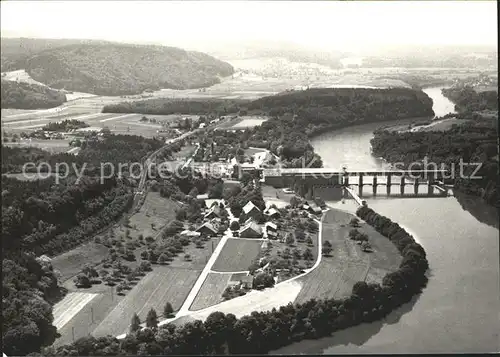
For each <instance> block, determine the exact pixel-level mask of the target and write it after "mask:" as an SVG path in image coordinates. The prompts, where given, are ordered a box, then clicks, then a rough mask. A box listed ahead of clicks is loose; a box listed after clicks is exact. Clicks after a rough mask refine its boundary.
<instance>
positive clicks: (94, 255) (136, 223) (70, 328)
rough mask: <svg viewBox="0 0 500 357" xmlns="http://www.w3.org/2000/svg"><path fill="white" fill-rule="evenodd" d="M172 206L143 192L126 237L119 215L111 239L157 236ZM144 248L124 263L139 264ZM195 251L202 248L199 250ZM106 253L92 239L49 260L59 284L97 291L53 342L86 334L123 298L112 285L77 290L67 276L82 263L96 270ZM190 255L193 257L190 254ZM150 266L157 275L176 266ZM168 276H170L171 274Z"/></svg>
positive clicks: (169, 217)
mask: <svg viewBox="0 0 500 357" xmlns="http://www.w3.org/2000/svg"><path fill="white" fill-rule="evenodd" d="M176 207H177V204H176V203H175V202H173V201H171V200H169V199H166V198H162V197H161V196H160V194H159V193H158V192H150V193H148V194H147V196H146V200H145V202H144V204H143V205H142V206H141V209H140V210H139V212H137V213H135V214H133V215H132V216H131V217H130V219H129V220H130V227H131V228H129V230H130V238H125V229H126V228H125V227H124V226H123V224H124V221H125V218H123V219H122V220H121V222H119V223H117V224H115V225H114V227H112V229H111V230H110V231H112V232H113V235H114V237H115V239H119V240H120V239H121V240H122V241H125V240H128V241H134V240H135V238H137V237H138V235H139V234H143V236H144V237H146V236H147V235H152V236H156V235H159V234H160V233H161V228H162V226H164V225H166V224H167V223H168V222H170V221H171V220H172V219H174V217H175V208H176ZM151 223H154V224H155V229H152V227H151ZM108 234H109V232H106V233H102V234H100V235H98V237H99V238H101V239H102V238H104V237H105V236H107V235H108ZM144 249H146V248H145V247H141V248H140V249H136V250H135V255H136V260H135V261H133V262H127V263H126V264H127V265H129V266H130V267H131V268H133V267H135V266H137V264H139V262H140V261H141V259H140V251H142V250H144ZM187 249H192V250H194V249H196V248H195V247H192V248H191V246H190V247H188V248H187ZM205 250H206V249H205ZM199 251H204V250H201V249H199ZM108 252H109V249H108V248H107V247H105V246H103V245H101V244H96V243H95V242H89V243H86V244H84V245H81V246H79V247H77V248H75V249H73V250H71V251H69V252H66V253H64V254H61V255H59V256H57V257H54V258H53V260H52V263H53V266H54V269H56V270H58V271H60V273H61V279H60V280H61V281H62V282H63V286H64V287H65V288H66V289H68V291H70V293H71V292H75V291H76V292H78V293H82V292H85V293H93V294H97V296H96V297H95V298H94V299H92V301H90V302H89V303H88V304H87V305H86V306H85V308H84V309H82V310H81V311H79V312H78V313H76V314H75V315H74V316H73V317H72V318H70V319H69V320H68V321H67V323H66V324H65V326H63V327H62V328H61V329H60V330H59V333H60V334H61V335H62V336H61V338H59V339H58V340H57V341H56V344H61V343H66V342H71V340H72V335H73V333H75V336H80V337H83V336H87V335H88V334H90V333H92V332H93V330H94V329H95V328H96V327H97V326H98V325H99V324H100V322H101V321H103V320H105V319H106V316H107V314H108V313H109V312H110V311H111V310H113V308H114V307H115V306H116V304H118V303H119V302H120V301H121V300H122V299H124V297H122V296H119V295H117V294H116V292H114V288H111V287H109V286H107V285H105V284H104V283H101V284H97V285H93V286H92V287H91V288H88V289H77V288H76V287H75V286H74V283H73V281H72V279H71V278H72V277H74V276H75V275H77V274H78V273H79V272H80V271H81V269H82V268H83V267H84V266H85V265H86V264H89V265H92V266H95V267H96V270H97V271H100V270H101V269H102V266H101V263H102V261H103V260H104V259H106V258H107V257H108V255H109V253H108ZM205 254H208V253H205ZM192 255H193V256H195V255H194V253H193V254H192ZM198 255H201V252H200V253H198ZM177 260H179V261H180V262H176V260H174V261H173V262H172V264H175V265H178V266H186V265H187V264H191V265H192V266H199V264H197V265H195V264H196V261H193V262H184V260H183V259H182V257H179V258H177ZM199 260H204V258H199ZM153 269H154V271H153V272H151V273H149V274H153V273H155V274H159V273H158V272H163V273H165V270H168V269H170V270H172V271H173V272H175V271H176V269H174V268H171V267H167V266H154V267H153ZM181 270H186V269H181ZM191 271H192V272H194V273H195V278H194V279H196V276H197V275H198V273H199V271H197V270H196V269H192V270H191ZM167 275H168V274H167ZM170 275H172V273H171V274H170ZM143 279H144V281H147V279H148V277H147V276H146V277H144V278H143ZM142 281H143V280H141V281H140V282H139V283H138V285H141V284H142ZM189 289H190V288H188V291H189ZM132 291H133V290H132ZM132 291H130V292H129V293H128V294H130V293H132ZM128 294H127V296H126V297H128ZM126 297H125V298H126ZM172 303H173V302H172ZM132 313H133V312H132ZM59 314H62V315H59ZM64 314H65V312H64V311H63V310H61V311H57V310H55V311H54V319H55V320H58V319H61V318H63V317H61V316H63V315H64ZM92 315H93V316H92ZM92 318H93V319H92ZM92 321H93V322H92ZM120 333H121V332H120ZM76 338H78V337H76Z"/></svg>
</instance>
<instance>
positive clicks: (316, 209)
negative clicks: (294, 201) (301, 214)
mask: <svg viewBox="0 0 500 357" xmlns="http://www.w3.org/2000/svg"><path fill="white" fill-rule="evenodd" d="M308 211H309V212H311V213H313V214H321V212H323V211H322V210H321V207H319V206H318V205H317V204H316V203H314V202H311V203H310V204H309V209H308Z"/></svg>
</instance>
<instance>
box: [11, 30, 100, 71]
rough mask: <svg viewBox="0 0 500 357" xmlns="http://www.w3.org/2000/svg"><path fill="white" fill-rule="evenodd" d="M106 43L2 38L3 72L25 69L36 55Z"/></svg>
mask: <svg viewBox="0 0 500 357" xmlns="http://www.w3.org/2000/svg"><path fill="white" fill-rule="evenodd" d="M91 42H98V43H105V41H94V40H78V39H77V40H75V39H45V38H5V37H2V41H1V49H2V56H1V58H2V61H1V68H2V72H7V71H15V70H18V69H24V66H23V64H24V61H26V60H27V59H28V58H29V57H31V56H33V55H34V54H36V53H38V52H41V51H44V50H48V49H51V48H57V47H62V46H67V45H74V44H83V43H91Z"/></svg>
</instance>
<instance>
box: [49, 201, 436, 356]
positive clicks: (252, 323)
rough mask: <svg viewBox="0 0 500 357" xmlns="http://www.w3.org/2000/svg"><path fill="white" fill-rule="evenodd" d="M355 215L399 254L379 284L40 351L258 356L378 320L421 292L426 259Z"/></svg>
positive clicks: (389, 231) (392, 227) (373, 220)
mask: <svg viewBox="0 0 500 357" xmlns="http://www.w3.org/2000/svg"><path fill="white" fill-rule="evenodd" d="M357 215H358V216H359V217H360V218H362V219H364V220H365V221H366V222H367V223H368V224H370V225H372V226H373V227H375V229H376V230H377V231H379V232H380V233H382V234H384V235H385V236H386V237H388V238H389V239H390V240H391V241H392V242H393V243H394V244H395V245H396V246H397V247H398V249H399V251H400V252H401V254H402V255H403V260H402V262H401V265H400V267H399V269H398V270H397V271H395V272H393V273H389V274H387V275H386V276H385V277H384V279H383V282H382V284H374V283H370V284H368V283H366V282H358V283H356V284H355V285H354V287H353V289H352V295H351V296H350V297H348V298H344V299H320V300H310V301H308V302H306V303H304V304H291V303H290V304H288V305H286V306H282V307H280V308H279V309H272V310H271V311H268V312H252V313H251V314H250V315H247V316H244V317H242V318H240V319H237V318H236V317H235V316H234V315H233V314H227V315H226V314H223V313H221V312H214V313H212V314H211V315H210V316H208V317H207V319H206V320H205V321H204V322H202V321H194V322H187V323H185V324H184V325H182V326H176V325H173V324H166V325H164V326H161V327H159V328H156V327H152V328H147V329H144V330H141V331H137V332H135V333H130V334H129V335H128V336H127V337H126V338H125V339H123V340H121V341H118V340H117V339H116V338H114V337H111V336H108V337H102V338H99V339H96V338H94V337H88V338H83V339H80V340H79V341H77V342H75V343H74V344H72V345H68V346H62V347H59V348H58V349H56V350H52V351H46V352H47V354H48V355H51V354H57V355H89V354H98V355H99V354H107V355H119V354H141V355H160V354H177V355H187V354H192V355H207V354H248V353H259V354H264V353H267V352H269V351H272V350H276V349H278V348H280V347H283V346H285V345H288V344H290V343H293V342H296V341H300V340H303V339H315V338H321V337H324V336H328V335H330V334H331V333H333V332H335V331H338V330H341V329H345V328H347V327H351V326H354V325H357V324H359V323H362V322H371V321H375V320H378V319H381V318H383V317H384V316H386V315H387V314H388V313H389V312H391V311H392V310H393V309H395V308H397V307H399V306H401V305H402V304H404V303H406V302H409V301H410V299H411V298H412V296H413V295H415V294H418V293H419V292H420V291H421V289H422V288H423V287H424V286H425V284H426V282H427V278H426V276H425V272H426V270H427V268H428V263H427V260H426V255H425V251H424V250H423V248H422V247H421V246H420V245H419V244H418V243H416V242H415V240H414V239H413V237H411V236H410V235H409V234H408V233H407V232H406V231H405V230H404V229H402V228H401V227H400V226H399V225H398V224H397V223H394V222H392V221H390V219H388V218H386V217H384V216H381V215H379V214H377V213H376V212H374V211H373V210H372V209H370V208H368V207H362V208H360V209H359V210H358V211H357Z"/></svg>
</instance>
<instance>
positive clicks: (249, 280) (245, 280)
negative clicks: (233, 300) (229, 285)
mask: <svg viewBox="0 0 500 357" xmlns="http://www.w3.org/2000/svg"><path fill="white" fill-rule="evenodd" d="M240 286H241V287H242V288H247V289H251V288H252V286H253V276H252V275H247V276H244V277H242V278H241V280H240Z"/></svg>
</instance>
